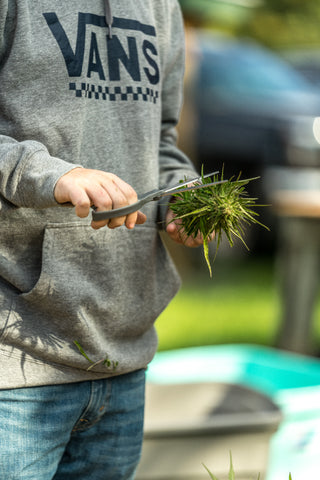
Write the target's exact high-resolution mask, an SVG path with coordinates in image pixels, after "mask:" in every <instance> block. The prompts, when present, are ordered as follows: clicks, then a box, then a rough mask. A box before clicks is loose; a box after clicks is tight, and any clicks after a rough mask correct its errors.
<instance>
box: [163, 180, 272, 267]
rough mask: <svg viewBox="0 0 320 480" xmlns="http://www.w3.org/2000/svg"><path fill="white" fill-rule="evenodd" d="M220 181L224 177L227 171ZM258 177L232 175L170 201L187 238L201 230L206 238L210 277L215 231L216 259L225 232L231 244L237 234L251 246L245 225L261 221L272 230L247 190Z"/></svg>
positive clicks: (204, 249) (208, 181)
mask: <svg viewBox="0 0 320 480" xmlns="http://www.w3.org/2000/svg"><path fill="white" fill-rule="evenodd" d="M220 180H223V173H222V175H221V178H220ZM251 180H255V179H254V178H251V179H245V180H241V179H240V175H239V176H238V178H237V179H236V180H233V179H232V178H231V179H230V180H225V181H224V182H223V183H219V184H216V185H211V186H208V187H205V188H202V189H198V190H189V191H184V192H179V193H176V194H175V195H174V196H173V197H174V200H173V202H172V203H170V209H171V210H172V212H173V213H174V215H175V218H174V220H173V221H176V220H179V222H180V228H181V230H183V232H184V234H185V235H186V237H190V236H191V237H194V238H195V237H196V236H197V235H198V234H199V233H201V235H202V237H203V251H204V257H205V260H206V262H207V265H208V268H209V272H210V276H212V270H211V264H210V260H209V241H210V240H211V236H212V235H213V234H215V239H216V252H215V256H214V259H215V258H216V255H217V252H218V249H219V246H220V244H221V240H222V235H223V233H224V234H225V235H226V237H227V239H228V242H229V244H230V246H231V247H232V246H233V244H234V237H236V238H239V239H240V240H241V242H242V243H243V244H244V245H245V247H246V248H248V246H247V244H246V242H245V240H244V227H245V225H249V224H254V223H255V224H259V225H261V226H262V227H264V228H266V229H267V230H268V227H266V226H265V225H263V224H262V223H260V222H259V221H258V219H257V216H258V213H257V212H255V211H254V210H253V207H255V206H261V205H257V204H256V200H257V199H256V198H250V197H249V196H248V194H247V192H246V190H245V187H246V185H247V184H248V183H249V182H250V181H251ZM212 181H219V178H218V176H217V175H214V176H213V179H211V178H210V177H207V178H204V177H203V174H202V183H204V184H208V183H211V182H212Z"/></svg>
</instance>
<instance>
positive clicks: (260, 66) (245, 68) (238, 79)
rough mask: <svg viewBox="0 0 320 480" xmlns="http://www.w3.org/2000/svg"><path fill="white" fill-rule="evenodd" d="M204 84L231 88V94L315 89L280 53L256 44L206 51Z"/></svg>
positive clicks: (215, 87)
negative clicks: (271, 51) (264, 49)
mask: <svg viewBox="0 0 320 480" xmlns="http://www.w3.org/2000/svg"><path fill="white" fill-rule="evenodd" d="M200 82H201V87H202V88H205V89H210V90H211V89H219V90H227V91H228V92H229V94H232V93H234V94H240V93H241V94H245V93H248V94H249V93H250V94H263V93H277V92H282V91H290V90H294V91H301V90H311V89H312V87H311V86H309V84H308V82H307V81H305V79H304V78H303V77H301V76H300V75H299V74H298V72H296V71H295V70H294V69H293V68H291V67H290V66H289V65H287V64H286V63H285V62H282V61H281V59H278V58H277V57H276V56H273V55H269V54H268V53H265V52H264V51H263V50H260V49H254V48H246V47H242V48H240V47H239V48H230V49H226V50H220V51H219V50H216V51H215V52H212V51H211V52H210V51H204V52H203V55H202V62H201V68H200Z"/></svg>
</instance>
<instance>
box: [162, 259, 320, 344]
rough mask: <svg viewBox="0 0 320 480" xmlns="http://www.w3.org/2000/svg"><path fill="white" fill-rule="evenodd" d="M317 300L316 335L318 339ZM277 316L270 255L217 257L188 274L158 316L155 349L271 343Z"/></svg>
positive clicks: (319, 310) (319, 309)
mask: <svg viewBox="0 0 320 480" xmlns="http://www.w3.org/2000/svg"><path fill="white" fill-rule="evenodd" d="M319 317H320V302H318V304H317V308H316V312H315V322H314V323H315V337H316V341H317V343H318V344H320V318H319ZM279 319H280V300H279V295H278V287H277V277H276V269H275V265H274V261H273V259H272V258H271V259H266V260H263V259H260V258H257V257H256V256H248V257H245V258H243V259H241V260H237V261H235V260H230V259H229V260H223V259H217V261H216V262H215V264H214V268H213V278H212V279H210V277H209V274H208V275H204V274H203V273H202V275H201V276H200V278H198V277H196V278H193V280H192V281H190V278H189V279H188V280H187V281H185V282H184V283H183V286H182V288H181V290H180V292H179V293H178V295H177V296H176V297H175V298H174V300H173V301H172V302H171V303H170V305H169V306H168V308H167V309H166V310H165V311H164V312H163V313H162V314H161V316H160V317H159V319H158V321H157V324H156V325H157V331H158V335H159V350H169V349H175V348H182V347H190V346H200V345H214V344H225V343H255V344H261V345H270V346H272V345H274V344H275V341H276V336H277V330H278V324H279Z"/></svg>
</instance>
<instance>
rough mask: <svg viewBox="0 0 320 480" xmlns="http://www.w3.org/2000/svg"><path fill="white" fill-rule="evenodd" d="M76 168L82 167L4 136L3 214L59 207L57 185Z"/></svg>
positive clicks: (0, 166)
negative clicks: (58, 181)
mask: <svg viewBox="0 0 320 480" xmlns="http://www.w3.org/2000/svg"><path fill="white" fill-rule="evenodd" d="M76 166H80V165H74V164H70V163H68V162H65V161H64V160H62V159H60V158H56V157H52V156H51V155H50V154H49V152H48V150H47V149H46V147H45V146H44V145H42V144H41V143H39V142H36V141H33V140H30V141H23V142H18V141H16V140H14V139H13V138H11V137H7V136H5V135H0V210H4V209H6V208H10V207H11V208H12V207H29V208H46V207H52V206H55V205H57V202H56V201H55V198H54V194H53V192H54V187H55V184H56V182H57V180H58V179H59V178H60V177H61V176H62V175H64V174H65V173H67V172H68V171H70V170H72V169H73V168H75V167H76Z"/></svg>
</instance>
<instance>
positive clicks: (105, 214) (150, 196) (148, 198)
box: [92, 190, 163, 222]
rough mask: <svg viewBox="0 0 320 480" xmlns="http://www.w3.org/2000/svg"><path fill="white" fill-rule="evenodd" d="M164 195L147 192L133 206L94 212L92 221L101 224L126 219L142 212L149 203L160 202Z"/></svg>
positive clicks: (158, 191) (157, 192)
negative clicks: (130, 214)
mask: <svg viewBox="0 0 320 480" xmlns="http://www.w3.org/2000/svg"><path fill="white" fill-rule="evenodd" d="M162 193H163V190H152V191H151V192H147V193H145V194H144V195H142V196H141V197H139V198H138V201H137V202H135V203H131V205H127V206H125V207H121V208H114V209H113V210H103V211H101V212H97V211H96V210H93V212H92V220H94V221H95V222H99V221H100V220H108V219H110V218H116V217H124V216H127V215H129V213H133V212H136V211H138V210H140V208H141V207H143V205H145V204H146V203H148V202H152V201H153V200H158V199H159V198H160V197H161V195H162Z"/></svg>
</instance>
